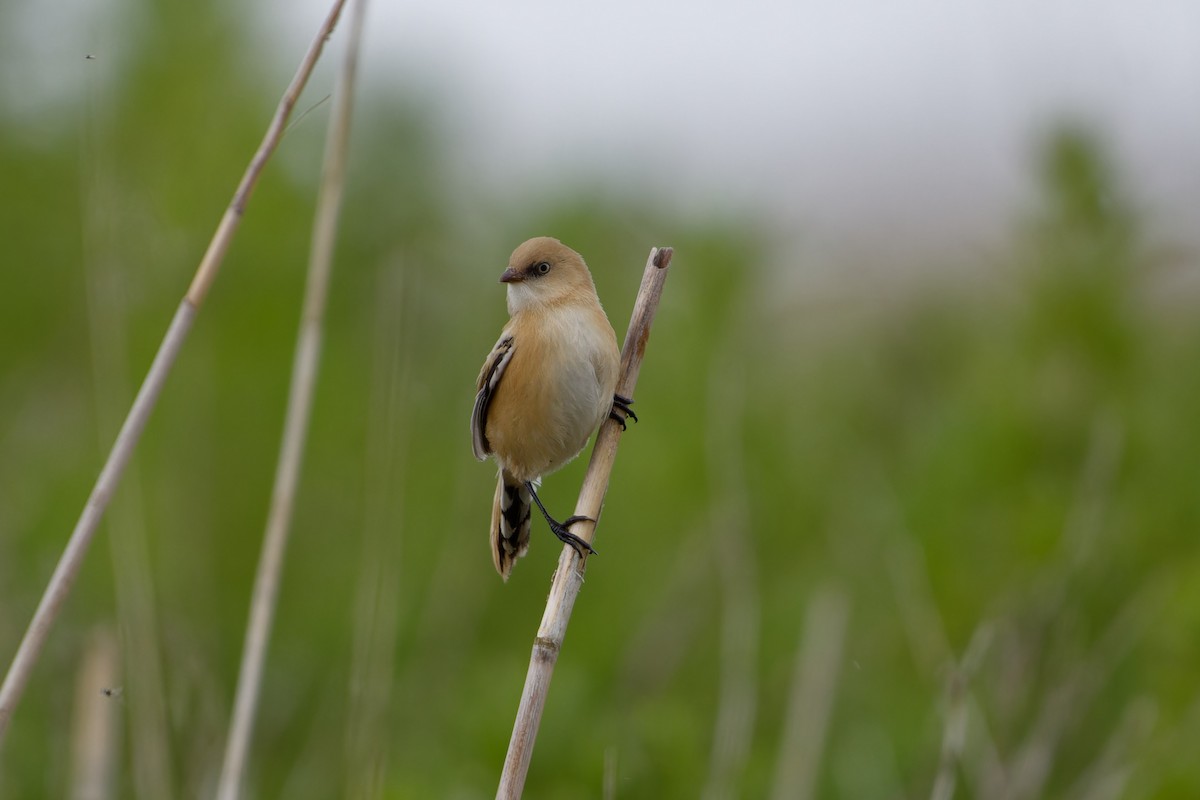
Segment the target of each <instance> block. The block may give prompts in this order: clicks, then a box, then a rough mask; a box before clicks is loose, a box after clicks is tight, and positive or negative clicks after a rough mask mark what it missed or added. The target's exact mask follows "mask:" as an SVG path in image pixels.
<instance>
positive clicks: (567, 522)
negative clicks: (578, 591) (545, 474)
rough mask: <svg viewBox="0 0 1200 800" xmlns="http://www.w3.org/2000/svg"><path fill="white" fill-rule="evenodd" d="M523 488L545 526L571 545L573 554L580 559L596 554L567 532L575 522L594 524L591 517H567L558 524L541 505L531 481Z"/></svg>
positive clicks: (588, 545) (586, 544)
mask: <svg viewBox="0 0 1200 800" xmlns="http://www.w3.org/2000/svg"><path fill="white" fill-rule="evenodd" d="M525 488H526V489H528V490H529V496H530V497H532V498H533V502H534V503H536V504H537V507H538V510H539V511H541V512H542V516H543V517H545V518H546V524H547V525H549V526H550V530H551V531H553V532H554V535H555V536H557V537H558V538H559V539H560V540H561V541H562V542H564V543H566V544H569V545H571V547H573V548H575V552H576V553H578V554H579V557H580V558H581V559H582V558H583V557H584V555H585V554H586V553H591V554H592V555H595V554H596V551H595V550H594V549H593V548H592V546H591V545H590V544H588V543H587V542H585V541H584V540H583V539H580V538H579V537H578V536H576V535H575V534H573V533H571V531H569V530H568V528H570V527H571V526H572V525H574V524H575V523H576V522H595V521H596V520H594V519H592V518H591V517H585V516H583V515H581V514H575V515H574V516H570V517H567V518H566V519H564V520H563V521H562V522H559V521H558V520H556V519H555V518H554V517H552V516H550V512H549V511H547V510H546V507H545V506H544V505H542V498H540V497H538V495H537V490H536V489H535V488H534V486H533V481H526V482H525Z"/></svg>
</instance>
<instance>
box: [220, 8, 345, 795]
mask: <svg viewBox="0 0 1200 800" xmlns="http://www.w3.org/2000/svg"><path fill="white" fill-rule="evenodd" d="M365 7H366V0H358V2H356V3H355V4H354V9H353V12H352V14H351V19H350V32H349V35H348V37H347V41H346V50H345V55H344V59H343V62H342V69H341V72H340V74H339V76H338V83H337V88H336V90H335V92H334V98H333V108H332V110H331V113H330V118H329V130H328V134H327V138H326V140H325V157H324V166H323V169H322V177H321V187H320V190H319V192H318V196H317V209H316V213H315V218H314V220H313V234H312V250H311V252H310V255H309V262H308V278H307V282H306V287H305V294H304V309H303V312H302V315H301V319H300V330H299V332H298V333H297V338H296V352H295V356H294V360H293V363H292V379H291V386H290V387H289V389H288V401H287V412H286V414H285V418H284V428H283V441H282V443H281V444H280V450H279V461H278V462H277V464H276V470H275V485H274V488H273V489H272V492H271V510H270V513H269V514H268V516H267V525H266V532H265V533H264V535H263V546H262V554H261V555H260V556H259V561H258V571H257V573H256V575H255V578H254V593H253V596H252V598H251V601H250V618H249V620H248V622H247V624H246V640H245V643H244V645H243V649H242V663H241V667H240V669H239V671H238V687H237V696H236V698H235V700H234V706H233V719H232V721H231V723H230V728H229V738H228V740H227V741H226V744H225V759H224V762H223V763H222V765H221V777H220V780H219V782H218V784H217V797H218V798H220V800H235V798H237V797H238V796H239V795H240V793H241V786H242V778H243V774H244V772H245V768H246V753H247V751H248V750H249V747H250V734H251V733H252V731H253V730H254V714H255V711H256V710H257V708H258V696H259V689H260V687H261V686H262V672H263V663H264V662H265V661H266V654H267V640H268V638H269V637H270V633H271V626H272V623H273V621H274V618H275V606H276V604H277V602H278V599H279V581H280V577H281V575H282V573H283V556H284V551H285V550H286V548H287V540H288V532H289V530H290V529H291V520H292V512H293V510H294V508H295V498H296V485H297V483H298V481H299V477H300V466H301V462H302V461H303V458H304V446H305V441H306V439H307V434H308V422H309V418H310V416H311V412H312V398H313V390H314V387H315V386H316V381H317V368H318V366H319V362H320V358H321V342H322V324H323V321H324V318H325V305H326V298H327V297H328V294H329V275H330V272H331V271H332V266H333V249H334V243H335V241H336V240H337V227H338V216H339V212H340V211H341V205H342V196H343V194H344V189H345V184H346V155H347V152H348V151H349V141H350V118H351V113H352V110H353V106H354V102H353V101H354V82H355V75H356V73H357V70H358V52H359V42H360V41H361V40H362V28H363V15H364V9H365Z"/></svg>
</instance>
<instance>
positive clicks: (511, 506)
mask: <svg viewBox="0 0 1200 800" xmlns="http://www.w3.org/2000/svg"><path fill="white" fill-rule="evenodd" d="M532 508H533V498H532V497H530V495H529V490H528V489H526V488H525V484H523V483H521V482H520V481H518V480H516V479H514V478H513V477H512V476H511V475H509V474H508V473H506V472H504V471H503V470H501V472H500V476H499V478H498V479H497V480H496V497H495V499H494V500H493V501H492V531H491V537H492V562H493V563H494V564H495V565H496V571H497V572H499V573H500V577H501V578H503V579H504V580H506V581H507V580H508V576H509V574H510V573H511V572H512V568H513V564H514V563H516V561H517V559H518V558H520V557H521V556H523V555H525V551H526V550H528V549H529V515H530V511H531V509H532Z"/></svg>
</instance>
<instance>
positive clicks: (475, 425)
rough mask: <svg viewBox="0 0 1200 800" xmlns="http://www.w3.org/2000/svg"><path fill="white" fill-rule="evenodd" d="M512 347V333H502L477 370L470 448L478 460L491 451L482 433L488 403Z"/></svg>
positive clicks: (506, 364) (510, 354)
mask: <svg viewBox="0 0 1200 800" xmlns="http://www.w3.org/2000/svg"><path fill="white" fill-rule="evenodd" d="M514 349H515V348H514V346H513V337H512V334H510V333H504V334H503V335H501V337H500V341H498V342H496V346H495V347H493V348H492V352H491V353H489V354H488V357H487V360H486V361H484V362H483V369H481V370H480V371H479V380H478V382H477V384H476V385H477V386H478V388H479V392H478V394H476V395H475V408H473V409H472V410H471V450H472V452H474V453H475V457H476V458H478V459H479V460H480V461H483V460H484V459H485V458H487V457H488V453H490V452H492V450H491V447H490V446H489V444H488V440H487V435H486V434H485V433H484V431H485V430H486V429H487V413H488V404H489V403H490V402H491V400H492V394H493V393H494V392H495V391H496V387H497V386H499V385H500V378H501V377H503V375H504V368H505V367H507V366H508V362H509V361H510V360H512V355H513V350H514Z"/></svg>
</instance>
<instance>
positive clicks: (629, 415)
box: [608, 394, 638, 430]
mask: <svg viewBox="0 0 1200 800" xmlns="http://www.w3.org/2000/svg"><path fill="white" fill-rule="evenodd" d="M632 405H633V398H632V397H624V396H622V395H619V394H614V395H613V404H612V410H611V411H609V412H608V418H609V419H612V420H616V422H617V424H619V425H620V426H621V430H625V421H626V420H627V419H632V420H633V421H634V422H637V421H638V416H637V414H635V413H633V409H632V408H630V406H632ZM618 411H619V412H621V413H619V414H618V413H617V412H618Z"/></svg>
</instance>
